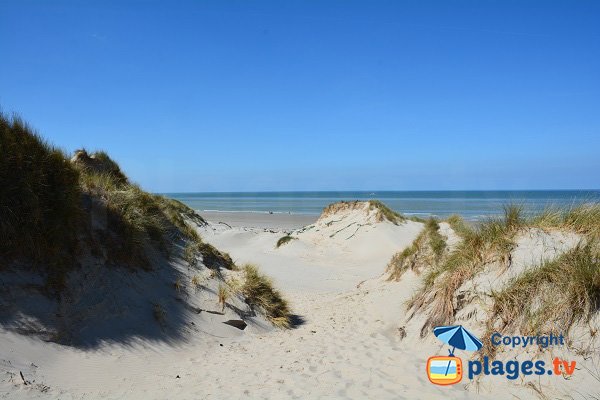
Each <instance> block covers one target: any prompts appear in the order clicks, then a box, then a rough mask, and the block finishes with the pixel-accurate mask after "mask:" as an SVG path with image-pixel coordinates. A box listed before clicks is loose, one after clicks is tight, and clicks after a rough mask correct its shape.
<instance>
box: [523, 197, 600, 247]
mask: <svg viewBox="0 0 600 400" xmlns="http://www.w3.org/2000/svg"><path fill="white" fill-rule="evenodd" d="M531 223H532V225H534V226H537V227H540V228H545V229H564V230H569V231H573V232H577V233H579V234H582V235H586V236H588V237H592V238H596V239H600V203H587V204H582V205H579V206H576V207H571V208H567V209H560V208H556V207H554V208H547V209H546V210H544V211H543V212H542V213H541V214H540V215H538V216H535V217H534V218H533V219H532V222H531Z"/></svg>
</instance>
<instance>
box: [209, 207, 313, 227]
mask: <svg viewBox="0 0 600 400" xmlns="http://www.w3.org/2000/svg"><path fill="white" fill-rule="evenodd" d="M198 213H200V214H201V215H202V216H203V217H204V218H206V220H207V221H209V222H210V223H211V224H212V225H219V224H222V225H225V226H230V227H236V228H252V229H261V228H262V229H273V230H292V229H297V228H302V227H303V226H306V225H310V224H312V223H313V222H315V221H316V220H317V218H319V216H318V215H306V214H291V213H273V214H269V213H262V212H243V211H241V212H227V211H200V210H198Z"/></svg>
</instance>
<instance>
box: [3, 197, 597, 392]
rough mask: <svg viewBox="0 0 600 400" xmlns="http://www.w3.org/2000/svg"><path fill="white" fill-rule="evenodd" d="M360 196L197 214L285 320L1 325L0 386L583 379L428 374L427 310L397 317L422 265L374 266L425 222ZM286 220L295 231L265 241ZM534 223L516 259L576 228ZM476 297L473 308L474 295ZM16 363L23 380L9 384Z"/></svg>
mask: <svg viewBox="0 0 600 400" xmlns="http://www.w3.org/2000/svg"><path fill="white" fill-rule="evenodd" d="M361 204H362V203H361ZM364 204H366V205H365V206H363V205H360V204H359V206H358V208H357V209H348V210H346V209H344V207H345V206H344V207H342V208H341V209H340V210H338V211H335V212H332V213H331V214H329V215H326V214H324V215H322V216H321V217H320V218H319V219H318V220H317V221H312V223H311V224H309V225H306V226H304V227H302V228H296V229H294V227H295V226H296V225H297V224H298V223H299V221H298V218H297V217H296V216H291V217H290V216H285V215H284V216H282V215H276V216H273V215H269V214H252V215H249V216H245V215H243V216H240V215H237V213H236V214H235V215H229V214H225V213H215V214H205V215H204V217H205V218H206V219H207V220H208V224H207V225H205V226H199V227H198V231H199V233H200V234H201V235H202V237H203V238H204V239H205V240H207V241H208V242H209V243H211V244H212V245H214V246H216V247H218V248H220V249H222V250H225V251H227V252H229V253H230V254H231V256H232V258H233V260H234V262H236V263H237V264H238V265H242V264H244V263H253V264H256V265H259V266H260V268H261V270H262V271H264V272H265V273H266V274H267V275H269V276H270V277H271V278H272V279H273V281H274V283H275V285H276V287H277V288H278V289H279V290H281V292H282V293H284V294H285V296H286V297H287V298H288V300H289V302H290V305H291V307H292V309H293V311H294V313H295V314H296V315H295V317H294V318H295V321H294V326H293V328H292V329H288V330H286V329H284V330H281V329H274V328H272V327H269V326H268V325H265V324H262V323H260V322H259V321H257V322H256V323H252V322H249V325H248V327H247V328H246V329H245V330H244V331H240V330H238V329H235V328H233V327H231V326H227V325H224V324H222V323H221V322H222V321H224V320H226V319H229V318H233V314H231V313H230V312H229V311H227V313H226V314H227V315H224V316H219V315H212V314H204V313H202V314H200V316H193V317H190V319H189V320H188V321H187V322H186V324H187V325H188V326H189V328H190V329H189V330H188V331H187V333H185V334H184V335H183V336H182V337H181V338H180V339H177V340H172V341H163V340H147V339H143V338H139V339H136V340H133V341H130V342H128V343H127V344H118V343H106V344H102V345H100V346H99V347H97V348H96V349H94V350H87V349H78V348H73V347H68V346H61V345H58V344H54V343H45V342H42V341H39V340H35V339H32V338H27V337H24V336H21V335H18V334H15V333H14V332H6V331H5V332H2V335H1V336H0V338H1V340H2V348H4V349H9V350H7V351H5V352H4V354H3V359H2V361H1V363H2V368H3V369H4V371H5V373H6V375H5V376H4V378H3V379H2V382H1V386H0V394H1V395H2V398H15V399H17V398H23V399H24V398H28V399H34V398H40V399H42V398H52V399H59V398H60V399H65V398H69V399H70V398H73V399H80V398H107V399H119V398H128V399H161V398H178V399H198V398H203V399H222V398H248V399H257V398H260V399H300V398H315V399H317V398H320V399H326V398H327V399H329V398H338V399H362V398H377V399H399V398H400V399H438V398H441V397H445V398H464V399H470V398H478V399H480V398H483V399H486V398H487V399H497V398H507V396H508V397H515V398H523V399H525V398H537V397H538V396H537V394H536V393H537V391H539V390H541V391H543V392H544V393H549V394H550V395H551V396H559V395H562V394H565V393H568V392H569V388H570V387H572V386H574V385H577V386H578V387H579V388H583V387H588V388H589V389H590V390H591V392H593V385H594V384H595V383H594V382H595V381H594V379H593V378H591V377H590V375H587V374H583V373H579V374H577V375H574V376H573V377H572V378H571V377H569V380H564V379H560V380H556V379H554V380H552V379H550V378H548V377H546V376H543V377H541V378H539V381H538V383H537V386H532V385H526V384H523V383H522V382H518V381H516V382H513V381H509V380H506V379H504V378H498V377H484V379H482V380H480V381H469V380H466V379H464V380H463V383H461V384H457V385H453V386H449V387H444V386H436V385H433V384H431V383H430V382H429V381H428V379H427V375H426V373H425V364H426V361H427V358H428V357H429V356H432V355H440V354H441V355H444V354H445V353H446V351H447V349H446V346H445V345H444V344H443V343H441V342H440V341H438V340H437V339H436V338H435V337H434V336H433V335H431V334H429V335H425V336H422V335H421V334H420V329H421V324H422V323H423V321H424V320H425V317H426V315H417V316H415V317H414V318H409V315H408V312H407V309H406V303H407V301H408V300H409V299H410V298H411V296H412V295H413V293H414V292H415V291H416V290H417V289H418V288H419V287H420V285H421V279H422V276H421V275H420V274H419V273H418V272H417V271H408V272H407V273H406V274H405V275H404V277H403V278H402V280H400V281H399V282H390V281H389V280H388V279H387V278H388V274H387V273H385V271H386V265H387V264H388V262H389V260H390V259H391V257H392V256H393V255H394V254H395V253H396V252H398V251H399V250H402V249H405V248H407V247H408V246H409V245H410V244H411V242H413V241H414V240H415V239H416V238H417V236H418V235H419V234H420V232H422V230H423V223H421V222H415V221H410V220H406V221H403V222H402V223H397V224H396V223H392V222H390V221H386V220H385V219H384V220H381V217H380V216H379V217H378V216H377V215H376V214H374V213H373V212H372V211H370V210H369V206H368V203H364ZM244 221H251V222H252V224H254V225H255V226H253V225H245V222H244ZM224 222H225V223H224ZM267 227H268V228H267ZM440 232H442V234H443V235H444V237H445V238H446V239H447V241H448V244H449V245H450V246H456V244H457V243H458V238H457V236H456V235H455V233H453V231H452V229H451V228H450V226H449V225H448V224H446V223H442V224H441V225H440ZM287 233H291V235H292V236H293V237H295V239H292V240H290V241H289V242H288V243H287V244H284V245H282V246H280V247H277V241H278V239H279V238H281V237H282V235H285V234H287ZM539 235H540V234H537V233H535V234H534V233H530V234H528V235H524V236H522V237H521V238H520V239H519V242H518V243H519V246H518V251H516V252H515V253H514V263H515V265H518V266H519V267H518V268H519V269H518V270H522V269H523V268H527V265H530V263H532V262H535V259H536V258H538V257H540V256H542V255H543V254H545V252H547V251H553V252H560V251H563V250H561V249H564V248H568V247H570V246H572V245H573V244H574V243H575V242H576V241H577V237H575V236H568V235H567V236H560V235H559V236H556V235H554V234H553V235H550V236H539ZM549 249H552V250H549ZM518 270H517V271H518ZM494 276H495V275H489V276H487V278H481V279H480V282H481V284H484V283H483V282H486V279H490V282H492V281H494V282H495V283H494V284H495V285H498V282H497V280H496V278H494ZM188 293H192V292H188ZM211 301H213V302H214V300H211ZM474 307H475V308H474V309H475V310H479V312H481V309H482V307H485V306H481V305H479V306H475V305H474ZM472 310H473V309H471V311H472ZM465 312H466V311H465ZM461 315H463V314H459V315H458V316H457V318H458V319H461V318H463V317H461ZM469 319H470V322H469V324H470V325H469V326H470V327H472V328H473V331H474V332H475V333H476V334H482V333H483V329H484V326H483V325H482V323H481V320H480V319H479V318H473V317H472V316H470V317H469ZM478 321H479V322H478ZM563 353H565V351H563V350H557V351H553V354H554V355H557V354H563ZM566 353H567V356H569V357H571V358H576V359H577V361H578V362H579V363H580V364H578V365H580V366H581V367H582V368H593V367H594V365H595V364H594V363H595V362H596V360H595V359H587V360H586V359H585V358H583V357H581V356H577V355H576V354H573V353H572V352H566ZM463 356H466V354H465V353H463ZM526 356H527V353H523V352H521V353H519V354H518V355H517V357H526ZM17 370H18V371H20V372H22V373H23V374H24V377H25V379H26V380H27V381H28V382H29V384H28V385H22V384H21V382H20V381H21V378H20V377H19V376H18V375H15V372H14V371H17ZM584 385H588V386H584ZM589 385H591V386H589ZM587 392H589V391H587ZM587 392H586V393H587ZM591 392H590V393H591Z"/></svg>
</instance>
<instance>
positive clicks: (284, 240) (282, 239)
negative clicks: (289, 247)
mask: <svg viewBox="0 0 600 400" xmlns="http://www.w3.org/2000/svg"><path fill="white" fill-rule="evenodd" d="M292 240H298V238H296V237H293V236H290V235H285V236H282V237H280V238H279V240H278V241H277V245H276V247H277V248H279V247H281V246H283V245H284V244H286V243H289V242H290V241H292Z"/></svg>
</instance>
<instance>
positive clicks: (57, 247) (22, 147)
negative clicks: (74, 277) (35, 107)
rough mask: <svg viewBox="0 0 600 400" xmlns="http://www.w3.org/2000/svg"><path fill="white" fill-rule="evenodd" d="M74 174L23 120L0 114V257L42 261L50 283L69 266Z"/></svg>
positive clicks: (75, 213)
mask: <svg viewBox="0 0 600 400" xmlns="http://www.w3.org/2000/svg"><path fill="white" fill-rule="evenodd" d="M78 180H79V173H78V171H77V170H76V169H75V168H74V167H73V166H72V165H71V164H70V163H69V161H68V160H67V159H66V157H65V155H64V153H63V152H62V151H61V150H59V149H57V148H55V147H53V146H51V145H49V144H48V143H46V142H45V141H44V140H42V139H41V138H40V137H39V136H38V135H37V134H35V133H34V132H33V131H32V130H31V129H30V128H29V127H28V126H27V125H26V124H25V123H24V122H23V121H21V120H19V119H12V120H10V119H8V118H6V117H5V116H3V115H0V261H2V264H4V265H6V264H7V263H9V262H11V261H14V260H19V261H22V262H26V263H32V264H36V265H44V266H45V268H47V271H48V273H49V279H48V282H49V284H50V285H51V286H59V285H60V284H61V282H62V277H63V276H64V274H65V272H66V271H67V270H69V269H70V268H72V266H73V264H74V257H75V255H76V252H77V249H78V241H77V228H78V226H79V225H80V223H81V220H82V213H81V206H80V204H81V189H80V187H79V185H78Z"/></svg>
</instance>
